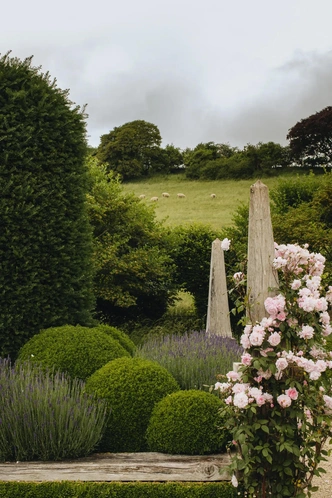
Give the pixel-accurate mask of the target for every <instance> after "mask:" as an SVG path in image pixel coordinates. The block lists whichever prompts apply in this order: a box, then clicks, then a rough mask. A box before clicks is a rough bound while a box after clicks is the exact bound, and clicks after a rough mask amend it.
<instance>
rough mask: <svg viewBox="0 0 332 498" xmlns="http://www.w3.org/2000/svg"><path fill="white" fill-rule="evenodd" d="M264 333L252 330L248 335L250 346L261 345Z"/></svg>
mask: <svg viewBox="0 0 332 498" xmlns="http://www.w3.org/2000/svg"><path fill="white" fill-rule="evenodd" d="M264 335H265V334H262V333H261V332H257V331H255V332H252V333H251V334H250V336H249V341H250V344H251V345H252V346H261V345H262V343H263V341H264Z"/></svg>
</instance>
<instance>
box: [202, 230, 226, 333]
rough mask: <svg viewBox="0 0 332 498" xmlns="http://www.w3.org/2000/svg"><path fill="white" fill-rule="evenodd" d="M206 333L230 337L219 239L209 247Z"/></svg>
mask: <svg viewBox="0 0 332 498" xmlns="http://www.w3.org/2000/svg"><path fill="white" fill-rule="evenodd" d="M206 333H207V334H216V335H221V336H223V337H232V330H231V322H230V318H229V306H228V294H227V283H226V270H225V259H224V251H223V249H222V248H221V241H220V240H219V239H216V240H214V241H213V242H212V249H211V265H210V284H209V301H208V312H207V319H206Z"/></svg>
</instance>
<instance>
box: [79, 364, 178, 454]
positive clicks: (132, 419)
mask: <svg viewBox="0 0 332 498" xmlns="http://www.w3.org/2000/svg"><path fill="white" fill-rule="evenodd" d="M86 390H87V392H89V393H93V394H95V395H96V396H97V397H99V398H105V399H107V400H108V402H109V404H110V407H111V415H110V417H109V421H108V425H107V429H106V431H105V434H104V437H103V439H102V441H101V445H100V450H101V451H113V452H119V451H120V452H121V451H145V450H146V448H147V445H146V441H145V432H146V428H147V426H148V423H149V419H150V416H151V412H152V410H153V407H154V405H155V404H156V403H157V402H158V401H160V400H161V399H162V398H163V397H164V396H166V395H167V394H170V393H172V392H174V391H177V390H179V386H178V384H177V382H176V381H175V379H174V378H173V376H172V375H171V374H170V373H169V372H168V371H167V370H166V369H165V368H163V367H162V366H160V365H158V363H154V362H152V361H148V360H145V359H142V358H118V359H116V360H113V361H111V362H109V363H107V365H105V366H103V367H102V368H100V369H99V370H97V371H96V372H95V373H94V374H93V375H92V376H91V377H90V378H89V379H88V380H87V384H86Z"/></svg>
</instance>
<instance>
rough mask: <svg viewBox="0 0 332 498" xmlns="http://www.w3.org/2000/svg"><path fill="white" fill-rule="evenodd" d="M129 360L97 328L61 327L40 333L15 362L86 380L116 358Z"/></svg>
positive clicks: (122, 351)
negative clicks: (34, 365)
mask: <svg viewBox="0 0 332 498" xmlns="http://www.w3.org/2000/svg"><path fill="white" fill-rule="evenodd" d="M121 356H130V354H129V353H128V351H126V350H125V349H124V348H123V347H122V346H121V344H120V343H119V341H117V340H116V339H114V338H113V337H111V336H110V335H108V334H106V333H105V332H102V331H101V330H98V329H96V328H88V327H81V326H79V325H78V326H72V325H64V326H63V327H53V328H49V329H46V330H42V331H41V332H40V333H39V334H37V335H35V336H33V337H32V338H31V339H30V340H29V341H28V342H27V343H26V344H25V345H24V346H23V347H22V348H21V349H20V351H19V355H18V361H19V362H20V361H25V360H29V361H33V362H35V363H38V364H41V365H43V366H44V367H47V368H54V369H56V370H59V371H61V372H66V373H67V374H68V375H70V377H73V378H74V377H77V378H79V379H82V380H86V379H87V378H88V377H90V375H92V374H93V372H95V371H96V370H98V369H99V368H100V367H102V366H103V365H105V364H106V363H108V362H109V361H111V360H114V359H115V358H119V357H121Z"/></svg>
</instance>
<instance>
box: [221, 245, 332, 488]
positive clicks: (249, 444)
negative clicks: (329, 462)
mask: <svg viewBox="0 0 332 498" xmlns="http://www.w3.org/2000/svg"><path fill="white" fill-rule="evenodd" d="M324 263H325V258H324V256H322V255H321V254H319V253H310V252H309V251H308V246H307V245H305V246H304V247H301V246H299V245H297V244H289V245H277V244H275V259H274V262H273V265H274V267H275V269H276V270H277V271H278V274H279V282H280V284H279V288H278V289H277V290H276V295H275V296H274V297H268V298H267V299H266V300H265V309H266V312H267V316H266V317H264V318H263V319H262V320H261V322H260V323H247V324H246V326H245V328H244V333H243V334H242V336H241V341H240V342H241V344H242V346H243V347H244V349H245V352H244V354H243V356H242V358H241V364H240V366H239V368H238V371H237V372H234V371H231V372H228V374H227V382H218V383H217V384H216V385H215V389H217V390H219V391H220V396H221V397H222V398H223V399H224V401H225V403H224V407H223V408H222V412H223V413H222V415H223V418H224V419H225V420H227V424H228V427H229V428H231V430H232V435H233V445H234V447H235V449H236V451H235V452H234V453H232V455H233V456H232V463H231V469H232V471H233V472H234V475H233V479H232V482H233V484H234V485H235V486H237V485H238V482H240V484H241V485H243V487H244V489H245V493H246V494H245V495H246V496H248V497H257V498H258V497H259V498H265V497H268V496H273V497H274V498H284V497H287V496H297V497H298V498H304V497H305V496H311V492H312V491H315V490H316V489H317V488H314V487H313V485H312V478H313V476H314V475H317V476H318V475H320V473H321V472H324V470H323V469H321V468H320V467H319V463H320V462H321V461H324V460H326V458H325V457H326V455H327V454H328V452H327V451H325V450H324V449H323V446H324V443H325V442H326V441H327V440H328V438H330V437H331V436H332V429H331V414H332V389H331V380H330V379H331V369H332V353H330V352H328V351H327V349H326V347H325V345H326V339H325V337H327V336H328V335H329V334H330V333H331V330H332V329H331V326H330V315H329V313H328V306H329V305H330V303H331V302H332V287H331V286H329V287H328V286H324V285H323V281H324V278H323V271H324ZM306 492H307V493H308V494H307V495H306V494H305V493H306Z"/></svg>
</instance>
